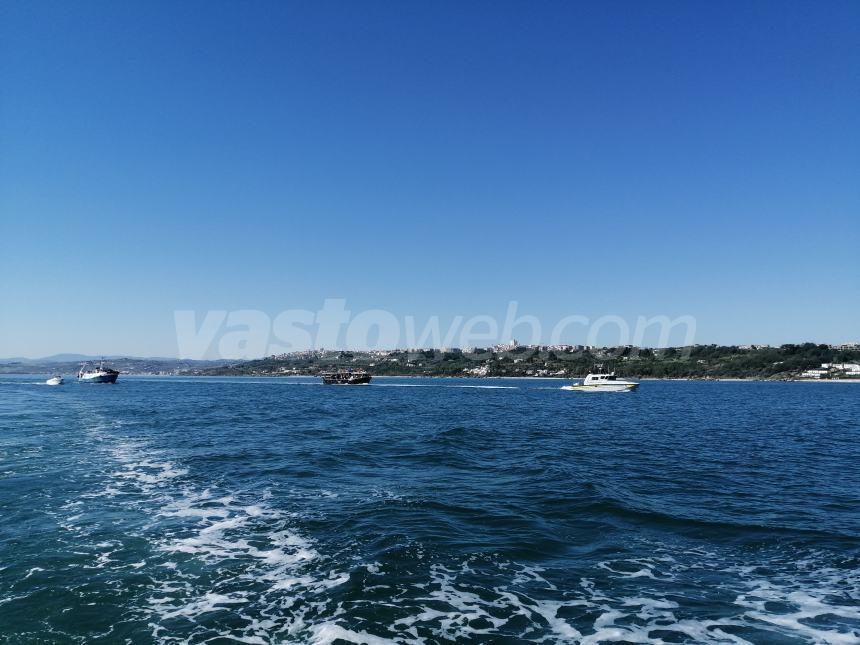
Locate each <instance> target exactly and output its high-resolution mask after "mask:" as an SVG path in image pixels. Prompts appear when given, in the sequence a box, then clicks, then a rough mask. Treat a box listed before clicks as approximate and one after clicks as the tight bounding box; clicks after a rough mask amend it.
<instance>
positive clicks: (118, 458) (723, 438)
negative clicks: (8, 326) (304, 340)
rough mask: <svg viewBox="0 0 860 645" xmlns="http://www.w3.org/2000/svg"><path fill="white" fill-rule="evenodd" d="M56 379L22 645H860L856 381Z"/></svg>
mask: <svg viewBox="0 0 860 645" xmlns="http://www.w3.org/2000/svg"><path fill="white" fill-rule="evenodd" d="M40 381H41V379H37V378H36V377H30V378H26V377H8V376H4V377H0V514H2V523H0V640H2V641H3V642H9V643H124V642H128V643H150V642H163V643H185V642H191V643H203V642H206V643H213V644H220V643H236V642H244V643H275V642H313V643H336V642H355V643H370V644H373V645H375V644H377V643H389V642H394V643H438V642H454V641H456V642H476V643H477V642H480V643H515V642H522V641H530V642H546V643H554V642H581V643H596V642H637V643H639V642H654V643H660V642H665V643H746V642H750V643H813V642H815V643H858V642H860V385H857V384H829V383H828V384H825V383H821V384H817V383H703V382H656V381H655V382H645V383H643V385H642V387H641V388H640V389H639V391H638V392H634V393H627V394H594V393H579V392H567V391H562V390H560V389H558V388H559V386H560V385H561V383H560V382H558V381H549V380H454V379H440V380H429V379H376V380H374V382H373V384H372V385H370V386H366V387H334V386H322V385H320V384H318V382H316V381H314V380H312V379H251V378H247V379H226V378H225V379H212V378H186V379H183V378H131V377H121V378H120V381H119V383H118V384H117V385H115V386H110V385H80V384H77V383H74V382H72V383H67V384H66V385H63V386H61V387H48V386H44V385H41V384H40Z"/></svg>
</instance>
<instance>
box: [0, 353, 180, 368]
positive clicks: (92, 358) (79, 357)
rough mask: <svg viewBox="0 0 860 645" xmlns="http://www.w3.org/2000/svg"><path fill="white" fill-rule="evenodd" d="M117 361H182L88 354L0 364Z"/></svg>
mask: <svg viewBox="0 0 860 645" xmlns="http://www.w3.org/2000/svg"><path fill="white" fill-rule="evenodd" d="M102 359H104V360H106V361H116V360H131V361H179V360H181V359H178V358H166V357H163V356H147V357H143V356H124V355H120V354H112V355H105V356H90V355H88V354H53V355H51V356H44V357H42V358H23V357H21V356H18V357H15V358H0V363H31V364H40V365H43V364H45V363H74V362H78V363H81V362H84V361H100V360H102Z"/></svg>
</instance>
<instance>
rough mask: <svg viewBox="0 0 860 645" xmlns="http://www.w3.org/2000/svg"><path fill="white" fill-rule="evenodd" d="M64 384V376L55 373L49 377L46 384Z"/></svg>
mask: <svg viewBox="0 0 860 645" xmlns="http://www.w3.org/2000/svg"><path fill="white" fill-rule="evenodd" d="M62 384H63V377H62V376H60V375H59V374H55V375H54V376H52V377H51V378H49V379H48V380H47V381H45V385H62Z"/></svg>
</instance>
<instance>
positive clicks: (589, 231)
mask: <svg viewBox="0 0 860 645" xmlns="http://www.w3.org/2000/svg"><path fill="white" fill-rule="evenodd" d="M858 215H860V3H857V2H853V1H849V2H839V1H832V2H826V3H820V2H782V1H781V2H765V1H761V2H722V3H706V2H649V3H641V2H632V1H630V2H593V3H573V2H550V1H547V2H540V3H528V2H512V3H505V2H468V3H464V2H450V3H446V2H393V1H392V2H374V1H366V2H352V1H349V2H347V1H344V2H262V1H261V2H253V3H248V2H227V1H218V2H193V1H188V2H182V3H174V2H162V3H159V2H123V3H116V2H97V1H88V2H81V3H68V2H48V1H37V2H7V3H3V4H2V6H0V356H3V357H8V356H16V357H17V356H25V357H39V356H45V355H50V354H54V353H59V352H80V353H85V354H95V355H99V354H105V355H112V354H129V355H140V356H176V355H177V354H179V353H181V352H180V349H179V346H178V344H179V341H178V339H177V326H176V313H175V312H177V311H194V312H196V314H195V315H197V316H198V322H199V320H201V319H202V318H203V316H205V314H206V312H209V311H227V312H236V311H240V310H257V311H260V312H263V314H264V315H265V316H268V317H270V318H271V319H275V317H276V316H277V315H278V314H279V313H280V312H283V311H285V310H309V311H311V312H316V311H318V310H319V309H320V308H321V307H322V306H323V303H324V301H325V300H327V299H343V300H345V301H346V304H347V308H348V309H349V310H350V311H351V312H352V315H353V316H354V315H356V314H357V313H359V312H362V311H365V310H384V311H387V312H390V313H391V314H392V315H393V316H394V318H396V319H398V320H403V319H404V318H405V317H406V316H412V317H414V319H415V320H417V321H418V324H419V327H420V326H421V325H422V324H423V321H426V320H429V319H431V317H433V316H437V317H438V318H439V319H440V320H441V321H442V325H443V327H444V326H445V325H447V324H448V323H449V322H450V321H452V320H454V319H455V317H456V316H464V317H466V318H468V317H470V316H476V315H487V316H491V317H495V318H498V319H499V320H500V321H501V319H503V317H504V315H505V312H506V310H507V308H508V306H509V303H510V302H511V301H515V302H517V307H518V311H519V313H520V314H528V315H533V316H535V317H537V318H538V319H539V320H540V321H541V322H542V323H543V324H544V326H545V328H546V329H547V330H548V329H550V328H552V326H553V325H554V324H555V323H556V321H559V320H562V319H563V318H564V317H566V316H571V315H578V316H583V317H585V318H587V319H588V320H590V321H594V320H596V319H599V318H600V317H606V316H615V317H619V318H621V319H623V320H625V321H630V324H631V325H632V324H633V323H634V322H635V320H636V319H637V317H639V316H645V317H653V316H667V317H669V318H671V319H675V318H677V317H680V316H689V317H692V318H693V319H694V320H695V322H696V337H695V341H696V342H699V343H720V344H741V343H770V344H780V343H786V342H802V341H807V340H812V341H815V342H826V343H839V342H844V341H850V340H860V245H858V242H860V234H858V229H860V217H858ZM500 324H501V323H500ZM547 335H548V334H547ZM585 336H586V326H584V325H580V326H577V327H576V328H575V329H574V328H571V332H570V334H568V335H566V336H565V337H564V338H562V340H564V341H565V342H574V343H582V342H584V341H585ZM500 340H505V339H503V338H500ZM338 342H341V344H343V342H345V341H342V340H341V341H338Z"/></svg>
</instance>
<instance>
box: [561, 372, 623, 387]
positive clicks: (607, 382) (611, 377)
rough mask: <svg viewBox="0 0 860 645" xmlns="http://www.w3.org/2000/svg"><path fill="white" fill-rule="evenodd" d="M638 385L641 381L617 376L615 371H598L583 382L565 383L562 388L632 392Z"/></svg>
mask: <svg viewBox="0 0 860 645" xmlns="http://www.w3.org/2000/svg"><path fill="white" fill-rule="evenodd" d="M637 387H639V383H637V382H636V381H626V380H624V379H620V378H618V377H617V376H615V372H611V373H609V374H606V373H603V372H598V373H597V374H589V375H588V376H586V377H585V380H583V381H582V383H573V384H571V385H565V386H563V387H562V388H561V389H562V390H574V391H576V392H630V391H631V390H635V389H636V388H637Z"/></svg>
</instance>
